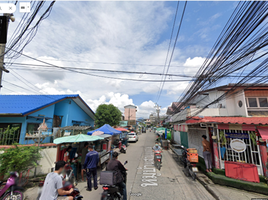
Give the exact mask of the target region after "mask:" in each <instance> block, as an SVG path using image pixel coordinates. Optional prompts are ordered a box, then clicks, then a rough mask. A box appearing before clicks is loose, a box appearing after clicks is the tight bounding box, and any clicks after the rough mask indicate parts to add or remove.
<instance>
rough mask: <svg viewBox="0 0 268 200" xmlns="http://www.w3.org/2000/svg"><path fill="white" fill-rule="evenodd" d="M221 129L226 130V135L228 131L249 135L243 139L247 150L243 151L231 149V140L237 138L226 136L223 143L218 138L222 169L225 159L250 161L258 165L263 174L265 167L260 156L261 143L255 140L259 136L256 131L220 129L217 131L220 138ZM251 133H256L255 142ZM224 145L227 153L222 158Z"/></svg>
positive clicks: (241, 161) (259, 171) (260, 172)
mask: <svg viewBox="0 0 268 200" xmlns="http://www.w3.org/2000/svg"><path fill="white" fill-rule="evenodd" d="M220 131H224V135H225V136H226V134H225V133H226V132H228V133H244V134H247V135H248V139H241V140H243V141H244V142H245V144H246V150H245V151H244V152H242V153H238V152H235V151H233V150H232V149H231V146H230V142H231V141H232V140H233V139H235V138H226V141H225V142H224V143H223V141H222V140H220V139H219V140H218V147H219V152H220V166H221V169H224V168H225V167H224V161H233V162H240V163H250V164H254V165H256V166H257V169H258V174H260V175H263V169H262V164H261V157H260V149H259V145H257V144H256V143H255V142H256V141H258V139H259V138H258V136H256V134H255V131H242V130H219V129H218V131H217V137H218V138H220V137H219V136H220V135H219V134H220ZM250 133H251V134H254V135H255V137H256V140H255V142H254V141H253V140H252V139H251V137H250ZM223 146H225V154H224V157H223V158H222V151H223V150H224V149H223Z"/></svg>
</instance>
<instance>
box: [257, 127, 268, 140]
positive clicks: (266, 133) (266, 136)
mask: <svg viewBox="0 0 268 200" xmlns="http://www.w3.org/2000/svg"><path fill="white" fill-rule="evenodd" d="M257 129H258V131H259V133H260V134H261V138H262V139H263V140H268V127H264V126H257Z"/></svg>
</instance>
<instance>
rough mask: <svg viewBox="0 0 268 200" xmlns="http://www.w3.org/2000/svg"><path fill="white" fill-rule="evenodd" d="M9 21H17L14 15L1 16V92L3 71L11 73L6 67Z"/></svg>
mask: <svg viewBox="0 0 268 200" xmlns="http://www.w3.org/2000/svg"><path fill="white" fill-rule="evenodd" d="M9 20H11V21H12V22H14V21H15V17H14V16H13V14H4V15H3V16H0V90H1V87H2V76H3V71H4V72H6V73H9V71H8V70H7V69H6V68H5V66H4V57H5V50H6V43H7V30H8V24H9Z"/></svg>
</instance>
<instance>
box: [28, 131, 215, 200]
mask: <svg viewBox="0 0 268 200" xmlns="http://www.w3.org/2000/svg"><path fill="white" fill-rule="evenodd" d="M155 138H156V136H155V134H154V133H153V132H149V131H148V132H147V133H142V134H141V135H139V141H138V142H137V143H130V145H129V146H128V148H127V153H126V154H120V155H119V160H120V161H121V162H122V163H124V162H125V161H126V160H127V161H128V164H127V165H126V166H125V167H126V168H127V169H128V176H127V194H128V200H145V199H146V200H184V199H187V200H188V199H189V200H199V199H200V200H201V199H202V200H204V199H206V200H212V199H214V198H213V197H212V196H211V194H210V193H208V192H207V190H206V189H205V188H204V187H203V186H202V185H201V184H200V183H199V182H198V181H193V180H192V179H191V178H189V177H186V176H185V174H184V173H183V171H182V170H183V168H182V167H181V166H179V165H178V164H177V163H176V161H175V160H174V158H173V157H174V155H173V153H172V151H171V150H164V151H163V163H162V168H161V170H160V171H159V170H157V169H156V168H155V167H154V164H153V159H152V158H153V152H152V147H153V145H154V141H155ZM99 173H100V171H99V172H98V174H99ZM98 177H99V176H98ZM98 180H99V178H98ZM77 188H78V189H79V190H80V192H81V195H82V196H83V197H84V198H83V199H84V200H100V199H101V193H102V191H103V190H102V186H101V185H99V188H98V189H97V190H92V191H91V192H89V191H87V190H86V182H79V183H78V185H77ZM37 191H38V189H37V188H32V189H29V190H28V191H27V192H26V194H25V195H26V199H28V200H35V199H36V194H37Z"/></svg>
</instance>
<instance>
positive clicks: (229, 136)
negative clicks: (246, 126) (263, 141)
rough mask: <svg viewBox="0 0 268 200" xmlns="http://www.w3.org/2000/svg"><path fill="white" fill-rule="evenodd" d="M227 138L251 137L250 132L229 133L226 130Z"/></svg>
mask: <svg viewBox="0 0 268 200" xmlns="http://www.w3.org/2000/svg"><path fill="white" fill-rule="evenodd" d="M225 137H226V138H235V139H249V136H248V133H228V132H225Z"/></svg>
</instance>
